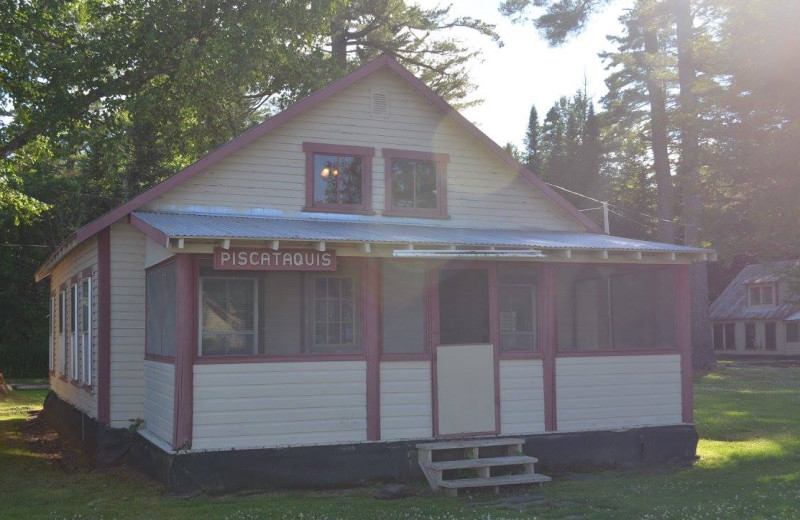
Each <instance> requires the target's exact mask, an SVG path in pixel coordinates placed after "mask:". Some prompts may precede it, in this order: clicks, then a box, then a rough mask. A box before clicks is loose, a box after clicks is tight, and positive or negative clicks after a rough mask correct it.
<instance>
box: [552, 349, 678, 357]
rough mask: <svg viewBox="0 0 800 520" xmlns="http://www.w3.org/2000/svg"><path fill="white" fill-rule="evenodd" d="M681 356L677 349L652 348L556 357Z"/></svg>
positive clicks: (558, 354)
mask: <svg viewBox="0 0 800 520" xmlns="http://www.w3.org/2000/svg"><path fill="white" fill-rule="evenodd" d="M675 354H680V351H678V350H676V349H664V348H660V349H657V348H652V349H645V348H641V349H629V350H559V351H557V352H556V357H600V356H665V355H675Z"/></svg>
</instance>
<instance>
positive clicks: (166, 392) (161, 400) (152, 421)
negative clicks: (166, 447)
mask: <svg viewBox="0 0 800 520" xmlns="http://www.w3.org/2000/svg"><path fill="white" fill-rule="evenodd" d="M174 403H175V365H173V364H172V363H160V362H158V361H145V362H144V427H145V429H146V430H148V431H149V432H150V433H152V434H153V435H155V436H156V437H158V438H160V439H161V440H164V441H166V442H168V443H171V442H172V424H173V412H174V409H173V406H174Z"/></svg>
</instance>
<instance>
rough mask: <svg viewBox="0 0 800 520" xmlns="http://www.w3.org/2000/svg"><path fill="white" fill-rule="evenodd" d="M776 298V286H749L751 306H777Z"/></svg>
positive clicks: (748, 292)
mask: <svg viewBox="0 0 800 520" xmlns="http://www.w3.org/2000/svg"><path fill="white" fill-rule="evenodd" d="M775 296H776V295H775V285H774V284H757V285H748V286H747V303H748V305H750V306H757V305H775Z"/></svg>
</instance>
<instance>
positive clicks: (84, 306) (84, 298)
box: [81, 280, 90, 332]
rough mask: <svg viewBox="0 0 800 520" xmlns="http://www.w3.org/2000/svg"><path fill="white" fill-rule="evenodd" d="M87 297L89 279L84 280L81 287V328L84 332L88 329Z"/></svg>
mask: <svg viewBox="0 0 800 520" xmlns="http://www.w3.org/2000/svg"><path fill="white" fill-rule="evenodd" d="M89 298H90V287H89V281H88V280H84V281H83V285H82V287H81V321H82V323H81V330H82V331H84V332H85V331H88V330H89Z"/></svg>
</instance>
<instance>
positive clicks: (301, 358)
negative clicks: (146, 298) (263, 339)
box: [194, 352, 366, 365]
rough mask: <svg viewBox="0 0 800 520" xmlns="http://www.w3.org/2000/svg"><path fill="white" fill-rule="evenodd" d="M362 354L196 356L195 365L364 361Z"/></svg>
mask: <svg viewBox="0 0 800 520" xmlns="http://www.w3.org/2000/svg"><path fill="white" fill-rule="evenodd" d="M365 360H366V358H365V357H364V354H363V353H360V352H359V353H357V354H294V355H282V356H277V355H270V354H257V355H248V356H198V357H197V358H195V360H194V362H195V364H196V365H216V364H233V363H282V362H284V363H297V362H300V363H305V362H313V361H365Z"/></svg>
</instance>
